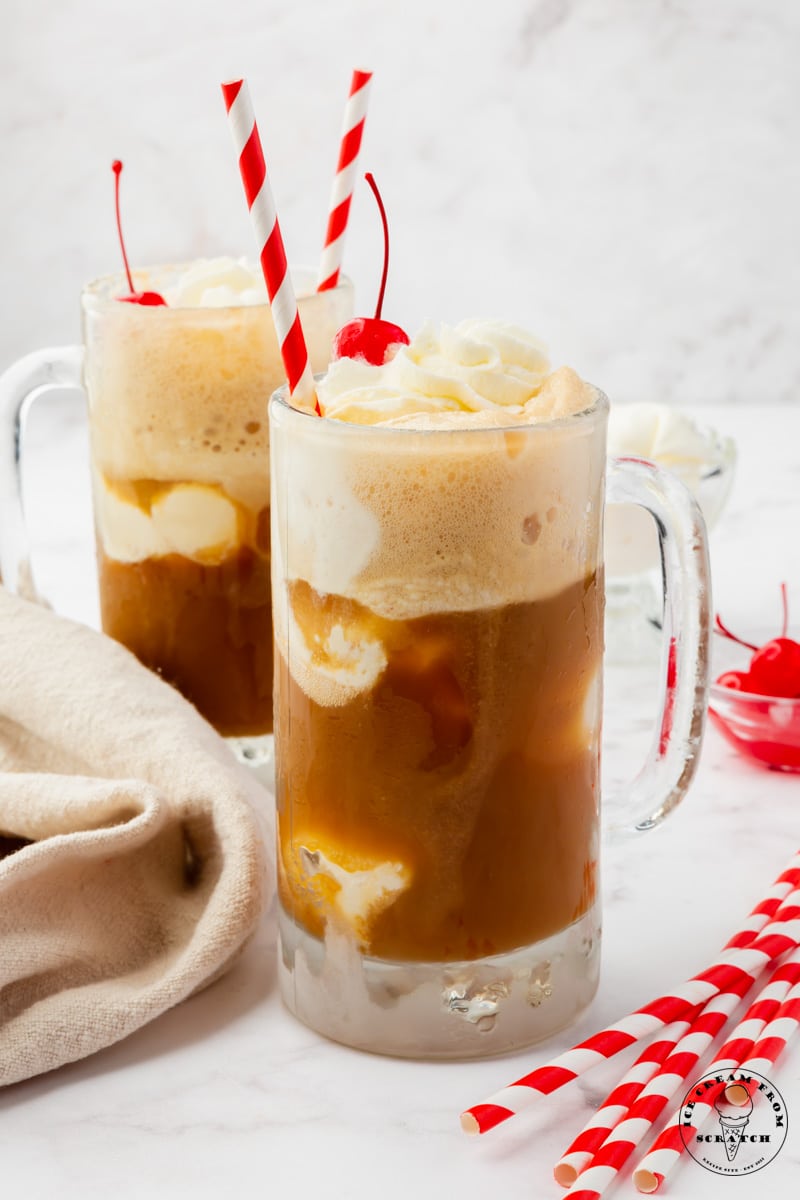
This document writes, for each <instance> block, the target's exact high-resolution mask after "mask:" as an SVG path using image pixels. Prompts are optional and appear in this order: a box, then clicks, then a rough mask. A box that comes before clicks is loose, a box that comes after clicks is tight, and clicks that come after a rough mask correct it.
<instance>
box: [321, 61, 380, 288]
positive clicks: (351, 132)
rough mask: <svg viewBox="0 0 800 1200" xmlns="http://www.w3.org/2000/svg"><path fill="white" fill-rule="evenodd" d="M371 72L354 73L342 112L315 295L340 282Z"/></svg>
mask: <svg viewBox="0 0 800 1200" xmlns="http://www.w3.org/2000/svg"><path fill="white" fill-rule="evenodd" d="M371 79H372V72H371V71H353V78H352V80H351V81H350V94H349V96H348V97H347V104H346V105H345V110H344V121H343V122H342V137H341V142H340V145H339V161H338V163H337V164H336V174H335V176H334V178H333V188H332V189H331V201H330V206H329V210H328V228H327V230H326V233H325V245H324V247H323V250H322V260H321V262H320V266H319V283H318V284H317V291H318V292H324V291H327V289H328V288H332V287H336V284H337V283H338V282H339V271H340V269H341V266H342V252H343V251H344V237H345V233H346V232H347V221H348V218H349V216H350V202H351V200H352V198H353V188H354V186H355V182H356V172H357V170H358V155H359V151H360V150H361V138H362V136H363V134H364V122H365V121H366V118H367V103H368V101H369V89H370V80H371Z"/></svg>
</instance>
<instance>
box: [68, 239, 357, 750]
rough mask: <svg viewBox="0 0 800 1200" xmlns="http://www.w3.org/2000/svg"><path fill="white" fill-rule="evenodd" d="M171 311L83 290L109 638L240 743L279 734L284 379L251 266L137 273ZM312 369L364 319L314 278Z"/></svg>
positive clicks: (102, 288)
mask: <svg viewBox="0 0 800 1200" xmlns="http://www.w3.org/2000/svg"><path fill="white" fill-rule="evenodd" d="M134 276H135V282H136V286H137V287H138V288H140V289H142V290H146V289H149V288H158V292H159V294H160V295H163V298H164V299H165V300H166V301H167V304H166V305H165V306H150V305H146V304H145V305H142V304H141V303H140V304H116V303H115V302H114V301H115V300H116V299H118V298H119V293H120V291H121V288H122V284H123V280H122V279H121V278H120V277H118V278H110V279H106V280H101V281H100V282H99V283H97V284H95V285H93V286H92V287H91V288H89V289H88V290H87V291H86V292H85V293H84V299H83V311H84V322H85V340H86V345H87V355H86V363H85V370H84V373H85V380H86V387H87V391H88V395H89V413H90V439H91V458H92V474H93V493H94V511H95V523H96V529H97V543H98V566H99V579H100V604H101V615H102V622H103V629H104V630H105V632H106V633H109V634H110V635H111V636H112V637H115V638H117V639H118V640H120V641H121V642H123V643H124V644H125V645H126V646H128V648H129V649H131V650H132V651H133V652H134V653H135V654H136V655H137V656H138V657H139V658H140V659H141V660H142V662H144V663H145V664H146V665H147V666H149V667H151V668H153V669H155V670H157V671H159V672H160V673H161V674H162V675H163V676H164V677H165V678H166V679H167V680H169V682H171V683H173V684H175V685H176V686H177V687H178V688H179V689H180V691H181V692H183V694H184V695H186V696H187V697H188V699H190V700H192V701H193V702H194V704H195V705H196V706H197V707H198V708H199V710H200V711H201V712H202V713H203V715H204V716H205V717H207V718H208V720H209V721H211V722H212V724H214V725H215V726H216V728H217V729H218V730H219V731H220V732H221V733H223V734H225V735H233V736H245V735H250V736H252V735H262V734H267V733H269V732H270V731H271V729H272V635H271V605H270V591H269V563H270V554H269V429H268V422H267V413H266V407H267V400H268V397H269V394H270V392H271V391H273V390H274V389H275V388H276V387H277V386H279V384H280V383H281V382H282V381H283V379H284V372H283V365H282V362H281V356H280V352H279V348H278V345H277V340H276V337H275V332H274V328H273V325H272V320H271V318H270V315H269V308H268V306H267V302H266V292H265V289H264V285H263V282H261V280H260V278H259V276H258V275H257V273H256V269H253V268H250V267H249V266H247V265H246V264H244V263H241V262H238V261H236V260H232V259H213V260H201V261H197V262H194V263H189V264H184V265H181V266H176V267H164V268H157V269H153V270H150V271H141V272H135V273H134ZM298 282H299V284H300V289H301V292H302V291H304V290H305V291H306V295H305V296H304V297H303V298H301V300H300V304H301V306H302V307H303V311H304V322H305V328H306V330H307V338H308V342H309V347H310V353H311V355H312V361H313V362H314V363H315V364H316V365H318V366H322V365H324V364H326V363H327V361H328V358H329V353H330V345H331V339H332V337H333V335H334V333H335V332H336V329H337V327H338V325H339V324H340V323H341V320H342V319H343V318H344V317H346V316H347V315H348V311H349V310H350V303H351V300H350V297H351V290H350V287H349V284H346V283H345V284H342V285H340V287H339V288H338V289H336V290H335V291H331V292H326V293H319V294H316V293H315V292H314V291H313V287H314V283H313V275H312V273H311V272H308V277H307V278H306V277H305V276H304V275H303V274H302V273H300V276H299V279H298Z"/></svg>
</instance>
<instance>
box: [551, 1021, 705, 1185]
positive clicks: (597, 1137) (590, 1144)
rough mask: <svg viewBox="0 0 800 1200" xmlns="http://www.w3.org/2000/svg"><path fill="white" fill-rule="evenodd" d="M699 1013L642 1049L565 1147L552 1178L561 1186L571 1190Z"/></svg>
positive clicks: (677, 1023)
mask: <svg viewBox="0 0 800 1200" xmlns="http://www.w3.org/2000/svg"><path fill="white" fill-rule="evenodd" d="M701 1012H702V1009H701V1007H700V1006H699V1005H698V1006H697V1008H693V1009H692V1011H691V1013H689V1014H688V1016H687V1017H686V1018H685V1019H684V1020H683V1021H674V1022H673V1023H672V1024H671V1025H667V1026H666V1027H665V1028H664V1031H663V1034H662V1035H661V1037H659V1038H658V1039H657V1041H654V1042H650V1043H649V1044H648V1045H647V1046H645V1048H644V1050H643V1051H642V1053H641V1054H640V1055H639V1057H638V1058H637V1059H636V1062H635V1063H634V1064H633V1066H632V1067H631V1068H630V1069H629V1070H628V1071H627V1072H626V1074H625V1075H624V1076H623V1077H622V1079H621V1080H620V1081H619V1083H618V1084H617V1086H616V1087H615V1088H614V1089H613V1091H611V1092H609V1094H608V1095H607V1096H606V1098H605V1100H604V1101H603V1103H602V1104H601V1105H600V1107H599V1108H598V1109H597V1111H596V1112H594V1113H593V1114H592V1116H591V1117H590V1118H589V1120H588V1121H587V1122H586V1124H585V1125H584V1127H583V1129H582V1130H581V1131H580V1133H579V1134H578V1135H577V1137H575V1138H574V1139H573V1140H572V1141H571V1142H570V1144H569V1146H567V1149H566V1150H565V1151H564V1153H563V1154H562V1155H561V1158H560V1159H559V1160H558V1162H557V1163H556V1165H555V1167H554V1168H553V1177H554V1179H555V1181H556V1183H560V1184H561V1186H562V1187H565V1188H567V1187H571V1186H572V1184H573V1183H574V1182H575V1180H576V1179H577V1178H578V1176H579V1175H580V1173H581V1171H584V1170H585V1169H586V1168H587V1167H588V1166H589V1165H590V1164H591V1162H592V1160H593V1159H594V1156H595V1154H596V1153H597V1151H598V1150H599V1149H600V1147H601V1146H602V1145H603V1143H604V1142H605V1140H606V1138H607V1137H608V1136H609V1134H610V1133H611V1131H612V1129H615V1128H616V1126H617V1125H619V1123H620V1121H623V1120H624V1119H625V1117H626V1116H627V1115H628V1111H629V1109H630V1107H631V1105H632V1104H633V1102H634V1101H635V1100H636V1099H637V1097H638V1096H639V1095H640V1094H641V1091H642V1088H643V1087H644V1086H645V1084H647V1083H649V1082H650V1080H651V1079H652V1078H653V1076H654V1075H656V1074H657V1073H658V1070H659V1068H660V1067H661V1065H662V1063H663V1062H664V1060H665V1059H666V1058H668V1057H669V1055H670V1054H671V1053H672V1051H673V1050H674V1049H675V1046H676V1045H677V1043H678V1042H679V1041H680V1039H681V1038H682V1037H683V1036H684V1034H686V1033H688V1032H689V1030H690V1028H691V1026H692V1022H693V1021H694V1020H695V1019H696V1018H697V1017H698V1016H699V1015H700V1013H701Z"/></svg>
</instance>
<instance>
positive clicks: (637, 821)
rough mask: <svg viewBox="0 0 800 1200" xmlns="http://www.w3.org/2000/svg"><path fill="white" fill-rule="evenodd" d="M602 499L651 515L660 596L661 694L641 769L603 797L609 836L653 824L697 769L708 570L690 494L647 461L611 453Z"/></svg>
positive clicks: (703, 712) (703, 714)
mask: <svg viewBox="0 0 800 1200" xmlns="http://www.w3.org/2000/svg"><path fill="white" fill-rule="evenodd" d="M606 501H607V502H608V503H611V504H637V505H639V506H641V507H642V508H644V509H646V510H647V511H648V512H649V513H650V515H651V516H652V517H653V519H654V521H655V523H656V529H657V531H658V540H659V545H660V549H661V573H662V581H663V594H664V627H663V633H664V640H663V646H662V672H661V674H662V680H663V694H662V698H661V706H660V709H659V713H658V716H657V718H656V725H655V729H654V734H653V741H652V743H651V745H650V750H649V752H648V755H647V759H646V760H645V764H644V767H643V768H642V770H641V771H640V772H639V774H638V775H637V776H636V778H635V779H634V781H633V783H632V784H630V785H629V787H628V788H627V789H626V793H627V794H626V796H625V798H619V799H618V798H615V797H614V796H612V797H611V798H610V801H609V804H610V808H611V810H612V812H613V817H612V819H611V821H610V822H609V824H608V827H607V832H608V833H609V834H611V835H612V836H616V835H619V834H623V833H633V832H640V831H642V830H645V829H652V828H653V826H655V825H658V824H659V823H660V822H661V821H662V820H663V819H664V817H666V816H667V814H668V813H670V812H671V811H672V809H673V808H675V806H676V805H677V804H679V803H680V801H681V800H682V799H683V797H684V796H685V794H686V791H687V790H688V787H689V784H690V783H691V781H692V779H693V778H694V774H695V771H696V770H697V764H698V758H699V753H700V745H701V743H702V740H703V732H704V728H705V720H706V707H707V701H708V676H709V635H710V622H711V575H710V568H709V561H708V544H707V540H706V527H705V522H704V521H703V516H702V514H701V512H700V508H699V507H698V505H697V503H696V501H695V499H694V497H693V496H692V494H691V492H689V490H688V489H687V488H686V487H684V485H683V484H682V483H681V482H680V480H678V479H676V478H675V476H673V475H671V474H669V473H668V472H666V471H661V470H659V468H658V467H656V466H654V465H653V464H652V463H649V462H645V461H643V460H641V459H635V458H612V459H610V460H609V464H608V472H607V477H606Z"/></svg>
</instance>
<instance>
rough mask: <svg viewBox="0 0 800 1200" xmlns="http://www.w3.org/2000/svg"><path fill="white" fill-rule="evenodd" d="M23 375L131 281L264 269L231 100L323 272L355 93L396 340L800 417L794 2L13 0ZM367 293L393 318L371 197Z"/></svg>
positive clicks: (0, 95)
mask: <svg viewBox="0 0 800 1200" xmlns="http://www.w3.org/2000/svg"><path fill="white" fill-rule="evenodd" d="M3 16H4V22H3V38H2V45H0V62H1V63H2V70H0V138H1V139H2V146H3V187H2V188H0V230H2V264H3V292H4V298H5V301H6V302H5V304H4V306H3V322H2V325H0V367H3V366H5V365H6V364H7V363H8V362H10V361H12V360H13V359H14V358H16V357H17V356H19V355H20V354H23V353H25V352H26V351H28V350H32V349H34V348H36V347H38V346H42V345H50V344H57V343H60V342H64V341H74V340H75V339H76V338H77V336H78V293H79V290H80V287H81V285H82V283H83V282H84V281H85V280H86V279H88V278H90V277H93V276H95V275H99V274H105V273H107V272H108V271H110V270H116V269H117V267H118V264H119V254H118V249H117V245H116V235H115V230H114V222H113V202H112V178H111V172H110V170H109V165H110V162H111V160H112V159H113V158H115V157H120V158H122V159H123V160H125V163H126V172H125V176H124V197H123V209H124V217H125V226H126V229H127V236H128V243H129V250H130V254H131V257H132V259H133V261H134V263H140V264H144V263H146V262H154V261H163V260H165V259H170V260H174V259H176V258H180V257H184V258H185V257H192V256H194V255H197V254H210V253H218V252H221V251H230V252H234V253H241V252H245V251H249V250H250V248H251V245H252V238H251V232H250V228H249V224H248V220H247V216H246V212H245V208H244V201H243V198H242V195H241V189H240V184H239V179H238V174H237V171H236V168H235V165H234V162H233V157H232V150H231V144H230V137H229V134H228V130H227V128H226V123H225V118H224V114H223V107H222V101H221V98H220V95H219V83H220V81H221V80H223V79H225V78H230V77H232V76H236V75H240V74H244V75H246V76H247V77H248V79H249V81H250V85H251V90H252V93H253V97H254V101H255V104H256V107H257V112H258V115H259V123H260V126H261V130H262V134H263V140H264V143H265V147H266V151H267V157H268V161H269V163H270V170H271V174H272V178H273V183H274V190H275V193H276V197H277V202H278V206H279V211H280V214H281V219H282V222H283V226H284V234H285V238H286V243H287V246H288V250H289V254H290V257H291V258H293V259H294V260H295V261H308V262H312V263H315V262H316V261H317V259H318V255H319V252H320V249H321V242H322V235H323V231H324V227H325V217H326V209H327V203H328V193H329V188H330V180H331V175H332V172H333V168H334V163H335V159H336V153H337V148H338V137H339V125H340V120H341V111H342V106H343V97H344V94H345V92H346V89H347V84H348V80H349V75H350V70H351V69H352V67H354V66H365V67H371V68H373V69H374V71H375V80H374V89H373V95H372V102H371V107H370V114H369V118H368V123H367V132H366V137H365V142H364V149H363V159H362V163H363V166H364V168H365V169H371V170H373V171H374V172H375V174H376V176H377V178H378V180H379V182H380V183H381V185H382V187H383V190H384V193H385V197H386V201H387V204H388V207H389V211H390V215H391V220H392V231H393V244H394V259H393V265H392V271H391V277H390V283H389V293H388V297H387V309H386V311H387V315H388V316H389V317H390V318H391V319H393V320H396V321H399V322H400V323H402V324H405V325H407V326H408V328H409V330H411V331H413V330H414V329H415V328H416V327H417V326H418V325H419V324H420V322H421V321H422V320H423V319H425V318H427V317H431V316H437V317H442V318H447V319H454V318H457V317H460V316H464V315H473V314H476V313H490V314H492V315H498V316H500V315H504V316H506V317H508V318H509V319H514V320H516V321H518V322H520V323H522V324H524V325H526V326H528V327H529V328H532V329H537V330H539V331H540V332H541V334H542V336H543V337H544V338H545V339H546V340H547V341H548V343H549V344H550V345H551V347H552V349H553V353H554V356H555V357H556V358H557V359H558V360H559V361H567V362H570V363H572V364H573V365H574V366H575V367H576V368H578V369H579V370H581V371H582V373H583V374H584V375H585V376H587V377H588V378H590V379H593V380H596V381H598V382H602V384H603V385H604V387H605V388H606V389H607V390H608V392H609V394H610V395H612V396H614V397H616V398H618V399H654V400H665V401H669V402H679V403H680V402H683V403H695V402H703V401H725V402H747V401H752V402H757V403H763V402H765V401H773V400H775V401H789V402H791V401H794V402H797V401H798V399H800V307H798V305H797V302H796V261H797V212H798V211H800V157H799V156H798V154H797V146H798V144H799V143H800V71H798V70H797V63H798V60H800V5H799V4H798V3H797V0H505V2H504V3H501V4H490V3H486V2H485V0H436V3H431V2H430V0H404V2H403V3H402V4H396V5H386V4H384V5H379V4H374V3H372V0H336V3H330V2H329V0H292V2H291V3H290V2H289V0H225V2H224V3H222V2H221V0H169V2H168V3H164V0H138V2H137V3H136V4H132V3H129V2H128V0H5V2H4V5H3ZM346 267H347V268H348V270H349V272H350V273H351V274H352V275H353V277H354V278H355V280H356V282H357V289H358V301H359V307H360V309H361V311H363V312H366V311H367V310H368V309H369V308H371V306H372V304H373V302H374V296H375V293H376V291H377V283H378V277H379V226H378V221H377V217H376V214H375V212H374V210H373V208H372V202H371V199H370V198H369V197H368V194H367V193H366V189H365V188H364V187H363V185H362V190H361V192H360V194H359V195H358V196H357V198H356V202H355V205H354V210H353V221H352V226H351V233H350V240H349V244H348V249H347V256H346Z"/></svg>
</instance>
